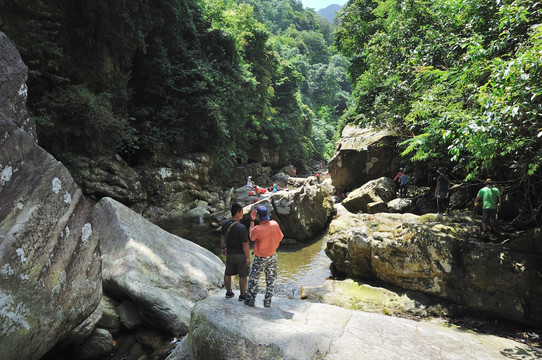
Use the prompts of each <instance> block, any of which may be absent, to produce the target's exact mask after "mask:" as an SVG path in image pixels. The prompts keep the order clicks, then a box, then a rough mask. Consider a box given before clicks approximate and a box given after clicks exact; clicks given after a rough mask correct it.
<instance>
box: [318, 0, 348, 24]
mask: <svg viewBox="0 0 542 360" xmlns="http://www.w3.org/2000/svg"><path fill="white" fill-rule="evenodd" d="M341 8H342V6H341V5H337V4H331V5H328V6H327V7H325V8H323V9H320V10H318V11H317V13H318V15H320V16H321V17H323V18H326V19H328V20H329V22H331V23H332V22H333V20H334V19H335V16H336V14H335V13H336V12H337V11H339V10H341Z"/></svg>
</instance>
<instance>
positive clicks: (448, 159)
mask: <svg viewBox="0 0 542 360" xmlns="http://www.w3.org/2000/svg"><path fill="white" fill-rule="evenodd" d="M541 17H542V5H541V3H539V2H534V1H529V0H502V1H497V2H494V1H485V0H435V1H425V0H406V1H399V0H384V1H372V0H352V1H350V2H349V3H348V6H347V7H346V8H345V9H344V10H343V11H342V12H341V14H340V16H339V18H340V26H339V28H338V29H337V46H338V47H339V49H340V50H341V52H342V53H343V54H344V55H346V56H348V57H350V58H351V62H352V66H351V67H350V69H349V72H350V75H351V77H352V78H353V80H354V85H353V86H354V92H353V103H352V106H351V107H349V109H348V110H347V114H345V117H344V119H343V121H344V122H356V123H360V124H372V125H375V126H385V127H391V128H394V129H400V132H401V134H402V135H404V136H406V137H407V138H408V139H407V140H406V141H405V142H404V143H403V145H404V146H405V148H404V154H405V155H409V156H412V159H413V160H415V161H426V162H428V163H430V164H436V163H438V164H444V165H447V166H449V167H450V168H453V169H454V170H455V171H457V172H458V173H460V174H463V175H464V178H465V179H467V180H468V179H474V178H477V177H480V176H487V175H489V174H491V173H495V172H503V171H506V172H510V171H511V172H512V173H513V176H514V177H516V178H522V177H523V176H525V175H527V176H529V175H534V174H535V173H537V170H538V169H539V166H540V164H541V161H542V158H541V152H540V150H541V147H540V145H541V142H540V140H539V138H540V136H542V132H541V131H542V127H541V111H542V102H541V94H542V86H541V82H540V79H541V78H542V77H541V75H542V74H541V71H542V67H541V66H540V64H541V55H542V36H541V35H542V25H541V19H542V18H541ZM505 169H507V170H505Z"/></svg>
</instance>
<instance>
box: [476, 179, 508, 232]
mask: <svg viewBox="0 0 542 360" xmlns="http://www.w3.org/2000/svg"><path fill="white" fill-rule="evenodd" d="M484 185H485V186H484V187H483V188H481V189H480V191H478V195H476V199H475V200H474V206H478V203H479V202H480V200H482V231H483V232H484V233H485V232H486V231H487V224H488V223H489V224H490V225H491V226H493V225H495V220H496V218H497V211H498V210H500V209H501V201H502V198H501V192H500V191H499V189H497V188H496V187H494V186H493V180H491V179H487V180H486V181H484Z"/></svg>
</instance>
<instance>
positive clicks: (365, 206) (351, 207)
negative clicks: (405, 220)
mask: <svg viewBox="0 0 542 360" xmlns="http://www.w3.org/2000/svg"><path fill="white" fill-rule="evenodd" d="M396 190H397V186H396V185H395V183H394V182H393V180H392V179H390V178H388V177H381V178H378V179H376V180H371V181H369V182H367V183H366V184H364V185H363V186H361V187H359V188H357V189H355V190H354V191H352V192H351V193H349V194H348V196H347V197H346V198H345V199H344V200H343V201H342V204H343V206H344V207H345V208H346V209H347V210H348V211H350V212H353V213H356V212H360V211H361V212H366V213H376V212H385V211H387V205H386V204H387V203H388V202H389V201H391V200H392V199H393V198H394V197H395V191H396ZM375 204H382V205H383V207H382V208H380V210H381V211H374V210H373V211H372V210H371V208H374V207H375V206H374V205H375Z"/></svg>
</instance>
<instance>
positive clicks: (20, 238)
mask: <svg viewBox="0 0 542 360" xmlns="http://www.w3.org/2000/svg"><path fill="white" fill-rule="evenodd" d="M0 74H2V75H1V76H0V130H1V132H2V137H1V138H0V172H1V175H0V179H1V180H0V197H1V199H2V201H0V219H1V223H0V349H1V350H0V353H1V358H2V359H3V360H11V359H30V360H32V359H39V358H41V357H42V356H43V355H44V354H45V353H46V352H47V351H49V350H50V349H51V348H52V347H53V346H54V345H55V344H57V343H59V342H61V341H67V339H69V338H71V337H72V336H77V334H81V333H83V332H85V330H84V329H89V331H91V330H92V326H93V324H95V322H97V320H98V318H97V317H91V315H92V314H94V313H95V310H96V308H97V306H98V304H99V302H100V298H101V296H102V292H101V291H102V282H101V263H100V255H99V252H98V248H97V243H98V237H97V236H96V235H95V234H94V229H93V227H92V225H91V223H92V218H91V205H90V204H89V202H88V201H87V200H86V199H85V198H84V197H83V194H82V192H81V190H80V189H79V188H78V187H77V185H76V184H75V182H74V181H73V179H72V177H71V176H70V174H69V172H68V170H67V169H66V168H65V167H64V166H63V165H62V164H61V163H59V162H58V161H56V160H55V159H54V158H53V157H52V156H51V155H49V154H48V153H47V152H46V151H44V150H43V149H42V148H40V147H39V146H38V145H37V144H36V135H35V132H34V125H33V123H32V122H31V121H30V120H29V118H28V114H27V112H26V107H25V106H26V105H25V104H26V96H27V92H26V85H25V81H26V77H27V68H26V66H25V65H24V64H23V62H22V60H21V58H20V56H19V54H18V52H17V50H16V49H15V47H14V46H13V45H12V44H11V43H10V41H9V40H8V39H7V37H6V36H5V35H4V34H3V33H0ZM88 318H92V319H91V320H90V321H88V322H87V321H86V319H88ZM82 323H85V325H84V326H81V327H80V325H81V324H82ZM72 331H73V333H72Z"/></svg>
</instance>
